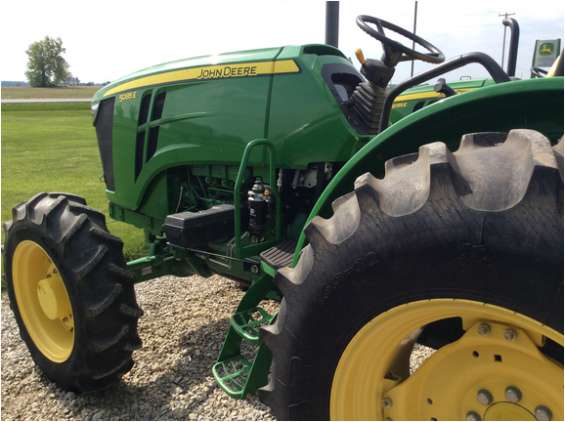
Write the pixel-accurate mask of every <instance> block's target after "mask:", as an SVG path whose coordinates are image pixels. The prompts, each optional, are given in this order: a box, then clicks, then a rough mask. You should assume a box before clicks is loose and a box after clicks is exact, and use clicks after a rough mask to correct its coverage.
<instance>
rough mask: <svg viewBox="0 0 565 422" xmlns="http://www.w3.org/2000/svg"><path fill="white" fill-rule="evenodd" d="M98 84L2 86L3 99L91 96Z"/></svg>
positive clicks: (96, 89)
mask: <svg viewBox="0 0 565 422" xmlns="http://www.w3.org/2000/svg"><path fill="white" fill-rule="evenodd" d="M99 89H100V87H99V86H84V87H72V88H31V87H22V88H4V87H2V99H3V100H15V99H25V98H91V97H92V96H93V95H94V93H95V92H96V91H98V90H99Z"/></svg>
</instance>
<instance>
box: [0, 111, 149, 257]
mask: <svg viewBox="0 0 565 422" xmlns="http://www.w3.org/2000/svg"><path fill="white" fill-rule="evenodd" d="M101 176H102V166H101V163H100V157H99V155H98V146H97V143H96V134H95V131H94V127H93V126H92V116H91V113H90V109H89V104H88V103H59V104H56V103H44V104H2V221H3V222H4V221H6V220H9V219H11V209H12V207H13V206H14V205H16V204H17V203H19V202H22V201H25V200H27V199H29V198H30V197H32V196H33V195H34V194H36V193H37V192H49V191H52V192H71V193H75V194H78V195H81V196H83V197H84V198H86V200H87V202H88V205H89V206H91V207H93V208H96V209H99V210H101V211H103V212H104V213H106V214H107V211H108V204H107V201H106V196H105V193H104V182H103V181H102V177H101ZM107 222H108V228H109V229H110V231H111V232H112V233H113V234H115V235H116V236H119V237H121V238H122V239H123V241H124V244H125V246H124V252H125V253H126V256H127V257H128V258H134V257H137V256H140V255H141V254H142V253H143V233H142V232H141V230H139V229H136V228H134V227H132V226H129V225H126V224H123V223H119V222H116V221H113V220H110V219H109V218H108V217H107Z"/></svg>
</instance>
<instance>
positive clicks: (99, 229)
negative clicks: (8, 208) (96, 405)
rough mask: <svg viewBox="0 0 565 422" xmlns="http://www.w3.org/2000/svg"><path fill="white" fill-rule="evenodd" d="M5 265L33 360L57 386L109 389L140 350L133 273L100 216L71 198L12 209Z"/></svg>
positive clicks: (45, 197)
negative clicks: (135, 350)
mask: <svg viewBox="0 0 565 422" xmlns="http://www.w3.org/2000/svg"><path fill="white" fill-rule="evenodd" d="M6 229H7V232H6V236H7V241H6V247H5V255H4V263H5V274H6V281H7V288H8V295H9V298H10V306H11V308H12V310H13V312H14V315H15V318H16V321H17V323H18V326H19V329H20V334H21V337H22V339H23V341H24V342H25V343H26V345H27V347H28V349H29V351H30V353H31V356H32V358H33V360H34V361H35V363H36V364H37V365H38V366H39V367H40V368H41V370H42V371H43V372H44V373H45V375H46V376H47V377H48V378H49V379H51V380H52V381H54V382H55V383H56V384H57V385H58V386H59V387H61V388H63V389H66V390H73V391H77V392H85V391H94V390H100V389H104V388H106V387H108V386H109V385H111V384H112V383H114V382H116V381H118V380H119V379H120V377H121V376H122V375H123V374H124V373H126V372H127V371H129V370H130V369H131V367H132V366H133V361H132V352H133V350H134V349H136V348H138V347H140V346H141V340H140V339H139V336H138V334H137V320H138V318H139V317H140V316H141V314H142V312H141V309H140V308H139V307H138V305H137V303H136V299H135V291H134V287H133V276H132V274H131V273H130V272H129V271H128V270H127V269H126V267H125V261H124V257H123V254H122V246H123V245H122V241H121V240H120V239H118V238H117V237H115V236H112V235H111V234H110V233H108V231H107V229H106V223H105V219H104V215H103V214H101V213H100V212H98V211H96V210H94V209H92V208H90V207H88V206H86V202H85V201H84V199H82V198H80V197H77V196H74V195H68V194H59V193H40V194H38V195H36V196H34V197H33V198H32V199H30V200H29V201H27V202H24V203H22V204H20V205H18V206H16V207H15V208H14V209H13V221H12V222H10V223H8V225H7V227H6Z"/></svg>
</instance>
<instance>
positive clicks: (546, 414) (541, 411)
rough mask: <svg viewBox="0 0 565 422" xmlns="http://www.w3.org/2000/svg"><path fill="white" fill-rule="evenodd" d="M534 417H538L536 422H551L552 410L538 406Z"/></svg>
mask: <svg viewBox="0 0 565 422" xmlns="http://www.w3.org/2000/svg"><path fill="white" fill-rule="evenodd" d="M534 415H535V416H536V420H538V421H550V420H551V417H552V416H553V415H552V414H551V410H549V409H548V408H547V407H546V406H538V407H536V409H535V410H534Z"/></svg>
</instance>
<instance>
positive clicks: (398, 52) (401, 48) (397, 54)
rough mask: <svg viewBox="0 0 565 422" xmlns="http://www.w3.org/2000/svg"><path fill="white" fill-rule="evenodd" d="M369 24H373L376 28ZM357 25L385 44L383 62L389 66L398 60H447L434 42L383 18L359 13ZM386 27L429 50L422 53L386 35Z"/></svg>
mask: <svg viewBox="0 0 565 422" xmlns="http://www.w3.org/2000/svg"><path fill="white" fill-rule="evenodd" d="M369 24H373V25H374V26H375V27H376V29H374V28H373V27H372V26H370V25H369ZM357 26H359V28H361V29H362V30H363V31H365V32H366V33H367V34H369V35H370V36H371V37H373V38H375V39H376V40H378V41H380V42H381V43H382V44H383V49H384V52H385V54H384V57H383V62H385V64H387V65H388V66H392V67H394V66H395V65H396V64H397V63H398V62H402V61H406V60H422V61H424V62H427V63H441V62H443V61H444V60H445V57H444V55H443V53H442V52H441V50H440V49H439V48H437V47H435V46H434V45H433V44H432V43H430V42H428V41H426V40H425V39H423V38H420V37H419V36H417V35H415V34H413V33H412V32H410V31H408V30H406V29H404V28H401V27H400V26H397V25H395V24H393V23H390V22H387V21H385V20H383V19H379V18H375V17H373V16H368V15H359V16H357ZM385 28H386V29H389V30H391V31H392V32H395V33H397V34H399V35H402V36H403V37H405V38H407V39H409V40H411V41H413V42H414V43H416V44H418V45H420V46H421V47H424V48H425V49H426V51H427V52H426V53H421V52H419V51H417V50H415V49H412V48H409V47H406V46H405V45H403V44H401V43H399V42H398V41H395V40H393V39H390V38H388V37H387V36H386V35H385V31H384V29H385Z"/></svg>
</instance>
